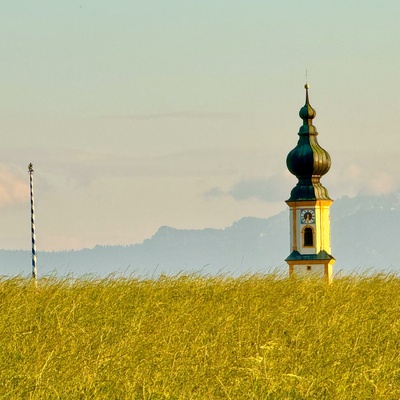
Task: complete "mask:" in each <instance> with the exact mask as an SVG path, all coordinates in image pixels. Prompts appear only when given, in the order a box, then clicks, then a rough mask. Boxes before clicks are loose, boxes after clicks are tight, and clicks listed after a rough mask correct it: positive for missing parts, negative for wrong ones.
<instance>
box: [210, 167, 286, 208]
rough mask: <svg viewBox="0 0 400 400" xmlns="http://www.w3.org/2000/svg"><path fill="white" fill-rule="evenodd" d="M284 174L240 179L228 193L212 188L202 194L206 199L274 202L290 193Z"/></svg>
mask: <svg viewBox="0 0 400 400" xmlns="http://www.w3.org/2000/svg"><path fill="white" fill-rule="evenodd" d="M287 179H288V176H287V175H286V174H282V175H278V174H276V175H273V176H270V177H268V178H266V177H255V178H249V179H242V180H241V181H239V182H237V183H235V184H234V185H233V186H232V187H231V188H230V189H229V190H228V191H224V190H222V189H221V188H218V187H213V188H211V189H210V190H209V191H208V192H206V193H204V195H205V196H207V197H222V196H230V197H232V198H233V199H235V200H237V201H244V200H248V199H256V200H259V201H262V202H266V203H269V202H275V201H282V199H286V198H287V197H288V196H289V193H290V184H288V181H287Z"/></svg>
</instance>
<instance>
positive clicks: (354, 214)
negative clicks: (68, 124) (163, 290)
mask: <svg viewBox="0 0 400 400" xmlns="http://www.w3.org/2000/svg"><path fill="white" fill-rule="evenodd" d="M331 235H332V255H333V256H334V257H335V258H336V263H335V265H334V269H335V271H336V272H340V273H342V274H349V273H354V272H358V273H360V272H364V271H366V270H368V271H369V272H376V271H383V270H384V271H388V270H390V271H394V272H395V271H399V272H400V261H399V260H400V246H399V237H400V192H398V193H391V194H389V195H384V196H361V195H359V196H356V197H353V198H349V197H342V198H340V199H338V200H336V201H335V202H334V203H333V205H332V207H331ZM289 250H290V249H289V214H288V211H283V212H281V213H279V214H277V215H275V216H272V217H269V218H265V219H264V218H255V217H246V218H242V219H240V220H239V221H237V222H235V223H233V224H232V226H229V227H227V228H224V229H212V228H207V229H202V230H187V229H175V228H172V227H168V226H162V227H160V228H159V229H158V231H157V232H156V233H155V234H154V235H153V236H152V237H151V238H149V239H146V240H144V242H143V243H138V244H132V245H129V246H95V247H94V248H92V249H82V250H76V251H72V250H71V251H60V252H39V253H38V271H39V275H42V276H43V275H49V274H55V275H57V276H65V275H72V276H82V275H86V274H93V275H95V276H100V277H103V276H108V275H110V274H114V273H115V274H116V275H117V276H119V275H123V276H130V275H133V276H141V277H157V276H159V275H161V274H167V275H171V274H178V273H193V272H197V273H200V274H213V275H214V274H228V275H232V276H238V275H241V274H245V273H265V272H270V271H281V272H286V271H287V266H286V263H285V261H284V259H285V258H286V257H287V256H288V255H289ZM30 257H31V255H30V251H24V250H0V275H6V276H10V275H23V276H25V275H28V274H29V273H30V260H31V258H30Z"/></svg>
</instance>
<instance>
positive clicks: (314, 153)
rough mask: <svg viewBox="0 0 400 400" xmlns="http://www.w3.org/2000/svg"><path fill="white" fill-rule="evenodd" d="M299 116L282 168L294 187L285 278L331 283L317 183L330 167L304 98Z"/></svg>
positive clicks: (324, 206)
mask: <svg viewBox="0 0 400 400" xmlns="http://www.w3.org/2000/svg"><path fill="white" fill-rule="evenodd" d="M304 87H305V89H306V104H305V105H304V107H302V108H301V109H300V112H299V115H300V118H301V119H302V120H303V125H302V126H301V127H300V131H299V141H298V142H297V146H296V147H295V148H294V149H293V150H292V151H291V152H290V153H289V154H288V156H287V159H286V165H287V167H288V169H289V171H290V172H291V173H292V174H293V175H296V177H297V179H298V183H297V185H296V186H295V187H294V188H293V189H292V191H291V193H290V198H289V200H286V204H287V205H288V206H289V209H290V248H291V253H290V255H289V257H287V258H286V260H285V261H286V262H287V263H288V265H289V275H290V276H296V277H304V276H315V277H324V278H325V279H326V281H327V282H328V283H330V282H331V281H332V266H333V263H334V262H335V259H334V258H333V257H332V256H331V254H330V253H331V233H330V215H329V214H330V206H331V204H332V200H331V199H330V198H329V195H328V191H327V189H326V188H325V187H324V186H322V184H321V182H320V179H321V176H323V175H325V174H326V173H327V172H328V171H329V168H330V166H331V158H330V156H329V154H328V152H327V151H325V150H324V149H323V148H322V147H321V146H320V145H319V144H318V141H317V135H318V132H317V129H316V127H315V126H314V125H313V124H312V122H313V119H314V118H315V116H316V112H315V110H314V109H313V108H312V107H311V105H310V102H309V98H308V88H309V85H308V83H306V85H305V86H304Z"/></svg>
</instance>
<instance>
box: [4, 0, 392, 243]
mask: <svg viewBox="0 0 400 400" xmlns="http://www.w3.org/2000/svg"><path fill="white" fill-rule="evenodd" d="M0 11H1V12H0V49H1V57H0V76H1V80H0V132H1V134H2V136H1V137H2V141H1V146H0V224H1V226H2V227H3V229H2V233H0V248H12V249H19V248H29V245H30V239H29V202H28V198H27V196H28V189H29V188H28V174H27V165H28V163H29V162H32V163H33V164H34V167H35V189H36V208H37V216H36V219H37V233H38V240H37V241H38V248H41V249H69V248H82V247H91V246H94V245H96V244H130V243H135V242H141V241H142V240H143V239H145V238H147V237H149V236H151V235H152V234H153V233H154V232H155V231H156V230H157V228H158V227H159V226H161V225H171V226H174V227H178V228H193V229H197V228H205V227H224V226H228V225H230V224H231V223H232V222H234V221H235V220H238V219H239V218H241V217H244V216H259V217H267V216H269V215H273V214H274V213H276V212H278V211H280V210H284V209H285V207H286V205H285V203H284V200H285V199H286V198H287V197H288V196H289V193H290V190H291V188H292V187H293V186H294V185H295V183H296V179H295V178H294V177H292V176H290V174H289V173H288V172H287V171H286V165H285V159H286V155H287V153H288V152H289V151H290V150H291V149H292V148H293V147H294V146H295V145H296V142H297V132H298V128H299V126H300V124H301V120H300V119H299V117H298V111H299V109H300V107H301V106H302V105H303V104H304V88H303V85H304V83H305V70H306V69H307V70H308V81H309V83H310V98H311V104H312V105H313V107H314V108H315V109H316V110H317V117H316V119H315V125H316V126H317V128H318V131H319V133H320V136H319V142H320V144H321V145H322V146H323V147H324V148H325V149H327V150H328V151H329V152H330V154H331V156H332V162H333V164H332V169H331V171H330V172H329V173H328V175H327V176H326V177H324V179H323V182H324V184H325V185H326V186H327V188H328V189H329V192H330V195H331V197H332V198H334V199H335V198H338V197H341V196H343V195H350V196H353V195H355V194H357V193H359V192H365V193H377V194H378V193H386V192H389V191H392V190H397V189H398V188H399V185H400V177H399V174H398V172H397V171H398V170H399V167H400V161H399V159H400V157H399V148H400V139H399V136H400V135H399V128H398V126H399V118H398V114H399V110H400V78H399V71H400V34H399V33H400V29H399V15H400V3H399V2H398V1H383V2H378V1H336V2H331V1H294V0H292V1H281V2H272V1H265V0H264V1H261V0H260V1H234V0H229V1H227V0H226V1H225V0H213V1H211V0H203V1H201V2H200V1H188V0H181V1H175V0H165V1H161V0H159V1H151V0H147V1H132V0H130V1H128V0H127V1H122V0H115V1H112V2H109V1H107V2H106V1H102V2H99V1H86V0H82V1H75V0H68V1H57V2H56V1H50V0H49V1H40V0H38V1H34V2H33V1H27V0H25V1H22V0H13V1H5V0H0Z"/></svg>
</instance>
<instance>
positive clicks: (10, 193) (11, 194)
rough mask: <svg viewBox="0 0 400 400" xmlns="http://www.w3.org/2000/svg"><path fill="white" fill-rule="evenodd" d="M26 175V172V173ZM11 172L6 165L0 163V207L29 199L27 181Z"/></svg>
mask: <svg viewBox="0 0 400 400" xmlns="http://www.w3.org/2000/svg"><path fill="white" fill-rule="evenodd" d="M27 177H28V173H27ZM28 182H29V181H28V178H26V180H24V179H22V178H21V177H18V176H17V175H15V174H14V173H12V172H11V171H10V169H9V167H8V166H6V165H4V164H0V207H7V206H9V205H12V204H15V203H24V202H27V201H28V200H29V186H28V185H29V183H28Z"/></svg>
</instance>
